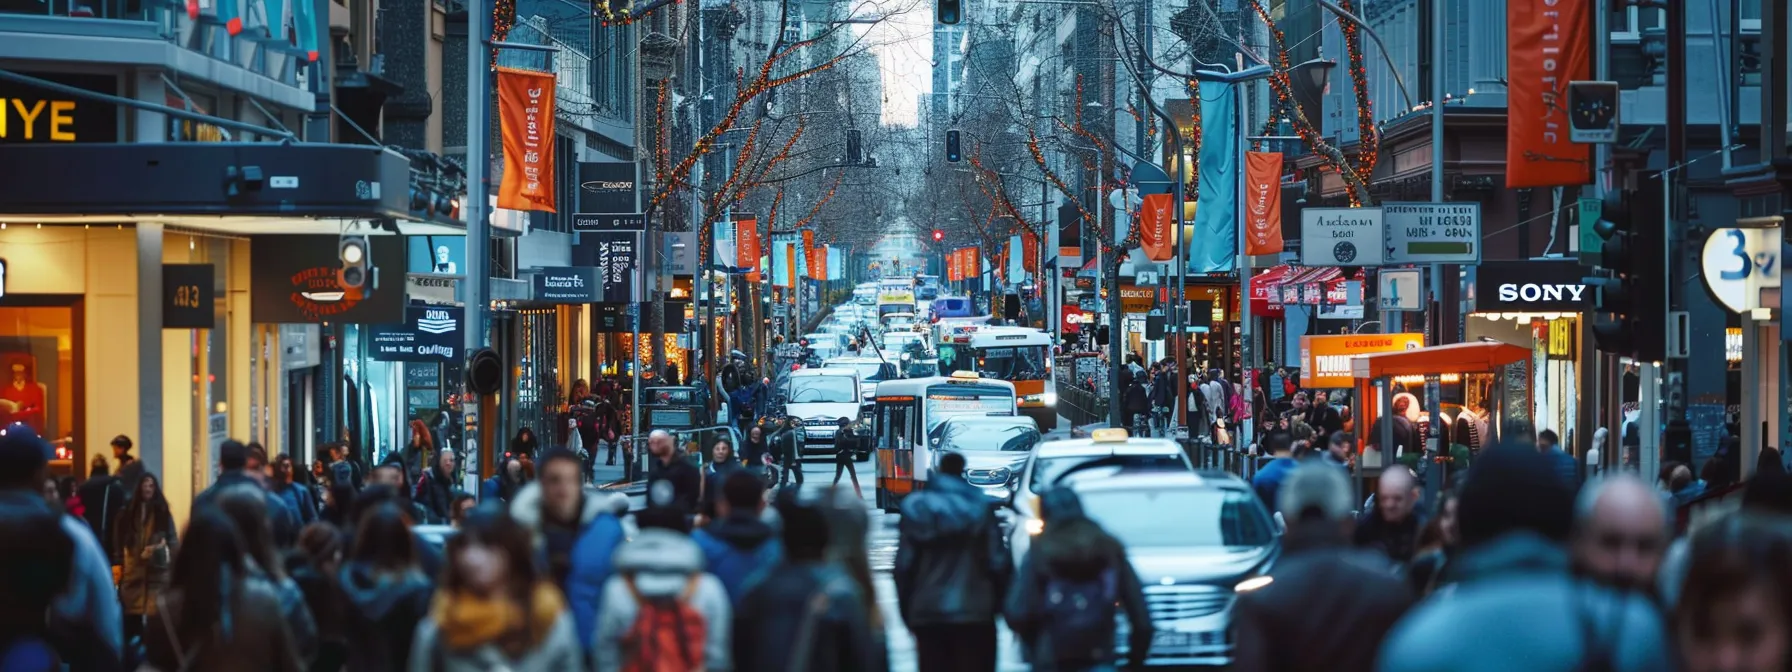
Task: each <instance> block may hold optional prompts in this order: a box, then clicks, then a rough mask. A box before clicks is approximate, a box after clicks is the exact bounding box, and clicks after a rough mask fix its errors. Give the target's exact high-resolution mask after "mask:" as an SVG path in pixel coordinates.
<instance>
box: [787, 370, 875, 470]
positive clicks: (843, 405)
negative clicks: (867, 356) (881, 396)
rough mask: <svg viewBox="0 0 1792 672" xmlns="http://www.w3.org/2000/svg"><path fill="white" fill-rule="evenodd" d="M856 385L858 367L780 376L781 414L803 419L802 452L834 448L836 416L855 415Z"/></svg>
mask: <svg viewBox="0 0 1792 672" xmlns="http://www.w3.org/2000/svg"><path fill="white" fill-rule="evenodd" d="M859 387H860V385H859V372H858V370H856V369H852V368H847V367H823V368H818V369H801V370H798V371H792V372H790V376H789V377H787V378H785V379H784V389H782V390H780V392H781V393H782V396H783V397H784V414H785V415H787V416H789V417H793V418H797V419H799V420H802V421H803V430H804V434H805V435H806V436H807V439H806V440H805V441H804V442H803V454H805V455H807V454H809V453H812V452H813V453H824V454H829V453H832V452H833V451H834V431H835V429H837V428H838V427H839V424H840V419H841V418H845V419H846V420H847V421H849V422H851V421H856V420H858V418H859V412H860V409H861V401H860V391H859Z"/></svg>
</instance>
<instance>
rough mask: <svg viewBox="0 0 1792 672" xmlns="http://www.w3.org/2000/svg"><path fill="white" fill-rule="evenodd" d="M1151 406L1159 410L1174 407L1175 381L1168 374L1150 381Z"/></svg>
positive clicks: (1160, 375)
mask: <svg viewBox="0 0 1792 672" xmlns="http://www.w3.org/2000/svg"><path fill="white" fill-rule="evenodd" d="M1151 405H1152V406H1156V407H1160V408H1175V407H1176V381H1175V380H1173V377H1172V376H1171V375H1169V374H1167V373H1166V374H1159V375H1158V376H1157V379H1156V380H1153V381H1151Z"/></svg>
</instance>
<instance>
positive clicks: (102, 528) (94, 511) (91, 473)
mask: <svg viewBox="0 0 1792 672" xmlns="http://www.w3.org/2000/svg"><path fill="white" fill-rule="evenodd" d="M75 496H77V497H80V498H81V504H82V506H83V509H82V515H81V517H82V518H83V519H85V520H86V521H87V525H88V526H89V527H92V528H93V536H94V538H95V539H99V540H100V547H101V548H104V549H106V552H107V553H106V554H107V555H112V554H113V553H114V551H115V549H113V548H112V521H113V520H116V519H117V518H118V512H119V511H123V510H124V504H125V498H126V497H127V496H128V495H126V493H125V491H124V487H123V486H121V485H119V484H118V479H116V478H113V477H112V476H111V475H110V474H108V473H107V469H106V458H105V457H103V456H100V455H94V456H93V459H92V460H91V461H90V462H89V467H88V477H87V480H86V481H85V482H83V483H81V487H79V488H76V489H75Z"/></svg>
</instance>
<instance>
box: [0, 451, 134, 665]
mask: <svg viewBox="0 0 1792 672" xmlns="http://www.w3.org/2000/svg"><path fill="white" fill-rule="evenodd" d="M50 456H51V447H50V444H49V442H48V441H45V440H43V439H42V438H41V437H39V436H38V435H37V432H36V431H34V430H32V429H31V428H30V427H28V426H24V425H17V424H15V425H13V426H11V427H8V428H6V431H5V432H3V433H0V548H5V549H6V552H5V553H3V554H0V565H4V567H3V568H0V595H5V596H6V597H5V599H0V619H3V620H0V633H3V635H0V660H6V661H9V662H10V661H15V660H16V661H19V662H20V664H21V665H23V664H25V663H26V661H30V662H31V664H32V665H33V666H34V667H37V668H38V669H59V668H58V665H60V664H62V663H68V664H69V665H70V669H74V670H87V669H117V668H118V667H119V664H120V661H121V660H122V654H123V651H124V643H123V639H122V637H121V636H120V631H121V627H122V619H121V618H120V616H119V604H118V598H117V596H116V595H114V594H113V591H112V573H111V570H110V568H109V567H108V566H107V558H106V553H105V551H103V550H102V549H101V545H100V543H99V540H98V539H96V538H95V537H94V536H93V529H92V528H91V527H89V526H88V525H87V524H86V523H85V522H84V521H82V520H81V519H80V518H78V517H76V516H75V515H74V514H72V513H65V512H64V511H63V510H61V507H60V505H58V504H57V503H55V502H51V501H46V499H45V497H46V493H45V492H44V489H45V487H44V482H45V479H46V478H47V474H48V471H47V470H48V468H49V463H50ZM55 498H56V499H57V500H60V499H61V498H62V495H61V493H57V494H56V495H55ZM46 614H47V615H48V618H46V617H45V616H46Z"/></svg>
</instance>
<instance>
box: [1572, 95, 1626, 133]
mask: <svg viewBox="0 0 1792 672" xmlns="http://www.w3.org/2000/svg"><path fill="white" fill-rule="evenodd" d="M1568 141H1569V142H1580V143H1596V144H1611V143H1614V142H1617V141H1618V83H1617V82H1587V81H1583V82H1569V83H1568Z"/></svg>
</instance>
